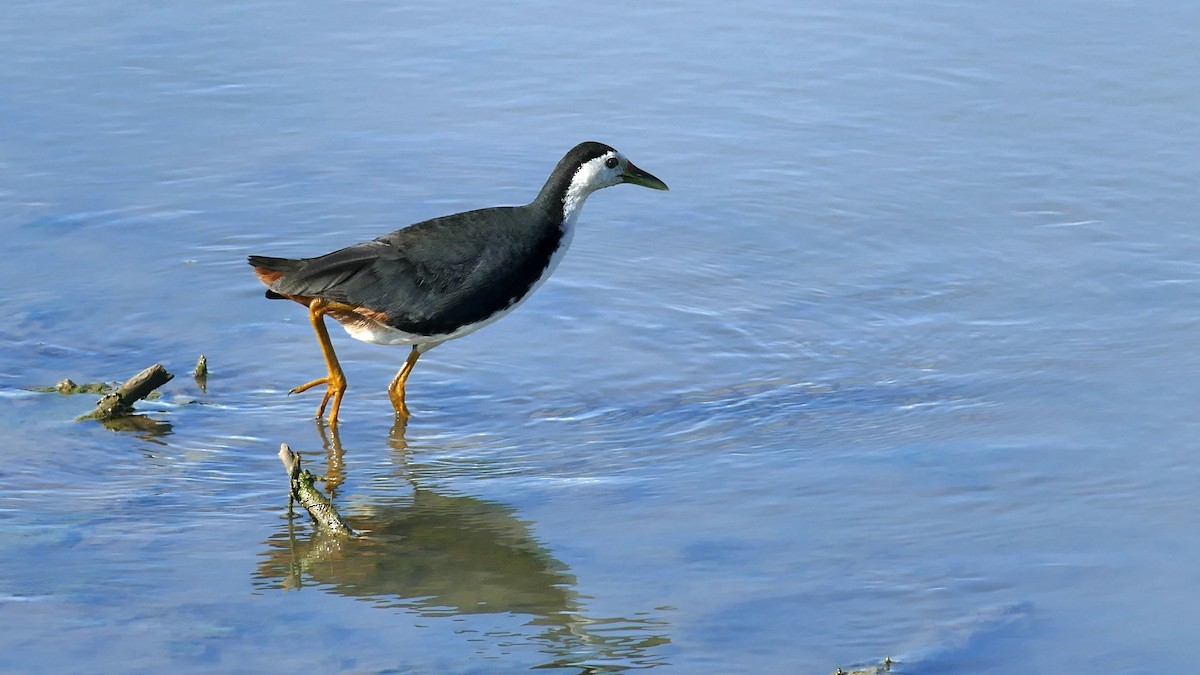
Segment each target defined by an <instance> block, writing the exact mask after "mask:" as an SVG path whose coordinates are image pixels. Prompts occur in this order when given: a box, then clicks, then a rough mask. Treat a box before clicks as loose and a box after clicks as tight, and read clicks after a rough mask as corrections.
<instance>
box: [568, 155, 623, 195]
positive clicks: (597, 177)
mask: <svg viewBox="0 0 1200 675" xmlns="http://www.w3.org/2000/svg"><path fill="white" fill-rule="evenodd" d="M628 164H629V160H627V159H625V156H624V155H622V154H621V153H619V152H617V151H616V150H613V151H611V152H606V153H604V154H603V155H601V156H599V157H597V158H595V159H593V160H591V161H589V162H588V163H587V164H584V165H583V166H581V167H579V170H578V171H576V172H575V176H574V178H572V179H571V187H570V188H569V189H568V190H567V191H568V192H574V191H583V192H585V193H587V194H591V193H592V192H595V191H596V190H599V189H600V188H606V187H611V186H613V185H617V184H618V183H622V182H624V179H623V178H622V176H621V174H622V173H624V172H625V167H626V166H627V165H628Z"/></svg>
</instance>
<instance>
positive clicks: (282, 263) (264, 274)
mask: <svg viewBox="0 0 1200 675" xmlns="http://www.w3.org/2000/svg"><path fill="white" fill-rule="evenodd" d="M249 260H250V265H251V266H252V267H254V273H255V274H256V275H258V279H259V281H261V282H263V283H264V284H266V285H267V289H268V290H267V297H268V298H271V299H272V300H276V299H282V298H286V297H287V296H285V295H280V294H279V293H276V292H275V291H272V290H270V288H271V286H272V285H273V284H274V283H275V282H276V281H278V280H279V279H280V278H281V277H283V276H285V275H287V274H288V273H289V272H295V271H296V270H298V269H300V266H301V264H302V262H301V261H299V260H293V259H291V258H272V257H270V256H265V255H252V256H250V259H249Z"/></svg>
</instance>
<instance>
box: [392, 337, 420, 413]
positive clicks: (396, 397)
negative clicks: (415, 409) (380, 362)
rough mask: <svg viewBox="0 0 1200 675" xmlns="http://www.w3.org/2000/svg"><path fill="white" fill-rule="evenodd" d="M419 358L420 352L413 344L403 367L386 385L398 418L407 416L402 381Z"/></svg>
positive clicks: (403, 381)
mask: <svg viewBox="0 0 1200 675" xmlns="http://www.w3.org/2000/svg"><path fill="white" fill-rule="evenodd" d="M419 358H421V352H420V350H418V349H417V346H416V345H413V348H412V351H411V352H409V353H408V359H407V360H405V362H404V367H403V368H401V369H400V372H398V373H396V377H395V378H393V379H392V383H391V384H390V385H388V396H389V397H390V398H391V399H392V407H393V408H395V409H396V417H399V418H400V419H408V418H409V414H408V406H407V405H405V404H404V383H405V382H406V381H407V380H408V374H409V373H411V372H412V369H413V366H415V365H416V364H417V359H419Z"/></svg>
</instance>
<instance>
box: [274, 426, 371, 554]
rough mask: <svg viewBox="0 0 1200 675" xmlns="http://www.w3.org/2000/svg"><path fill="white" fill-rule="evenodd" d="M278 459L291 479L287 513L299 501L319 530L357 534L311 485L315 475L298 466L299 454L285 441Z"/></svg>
mask: <svg viewBox="0 0 1200 675" xmlns="http://www.w3.org/2000/svg"><path fill="white" fill-rule="evenodd" d="M279 461H281V462H283V468H284V469H285V470H286V471H287V473H288V478H289V479H290V481H291V492H290V494H289V496H288V512H289V513H291V510H292V504H293V503H294V502H300V506H303V507H304V509H305V510H306V511H308V515H309V516H311V517H312V521H313V525H314V526H315V527H316V528H318V529H320V530H321V531H323V532H326V533H328V534H333V535H337V536H340V537H357V536H358V533H357V532H355V531H354V530H353V529H352V528H351V527H350V526H349V525H347V524H346V521H344V520H342V517H341V515H339V514H338V511H337V507H335V506H334V505H333V502H331V501H329V499H327V498H326V497H325V495H323V494H321V491H320V490H318V489H317V488H316V487H314V486H313V483H314V482H315V481H316V477H315V476H313V475H312V474H311V473H309V472H308V471H307V470H305V469H302V468H300V455H298V454H296V453H295V452H292V449H291V448H289V447H288V445H287V443H281V444H280V445H279Z"/></svg>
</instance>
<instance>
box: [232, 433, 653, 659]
mask: <svg viewBox="0 0 1200 675" xmlns="http://www.w3.org/2000/svg"><path fill="white" fill-rule="evenodd" d="M319 428H320V429H321V430H322V439H323V444H324V445H325V448H326V452H327V453H328V454H329V457H330V464H329V466H330V467H335V466H336V467H338V468H337V476H336V477H335V480H334V484H335V486H336V484H340V482H341V481H343V480H344V478H345V477H344V473H342V471H343V468H344V464H342V463H341V461H340V460H341V458H342V457H343V455H344V450H343V449H342V446H341V442H340V440H339V439H338V436H337V433H336V431H333V432H331V431H329V430H327V429H326V428H325V427H324V426H321V427H319ZM388 443H389V445H390V447H391V448H392V451H393V452H395V453H398V455H399V460H400V461H398V462H397V466H399V467H400V469H399V472H398V473H399V474H401V475H398V476H397V478H398V480H404V481H405V482H407V483H409V484H410V485H412V486H413V491H412V493H411V495H410V496H408V497H391V498H388V499H381V500H379V501H376V502H373V503H367V504H358V503H356V504H355V506H354V508H353V510H352V511H350V512H345V513H343V517H344V518H345V520H346V521H347V523H349V524H350V526H351V527H353V528H354V529H355V530H357V531H358V532H360V533H363V536H361V537H359V538H355V539H342V538H338V537H334V536H329V535H325V534H323V533H321V532H313V531H310V530H309V528H307V527H302V522H303V521H300V520H289V521H288V522H287V523H286V524H284V525H282V526H281V527H280V529H279V530H278V531H276V532H275V533H274V534H272V535H271V536H270V537H269V538H268V539H267V540H266V541H265V542H264V546H265V550H264V551H263V553H262V554H261V556H262V560H261V561H260V563H259V565H258V568H257V570H256V572H255V574H254V584H255V586H256V587H257V588H259V589H284V590H294V589H301V588H315V589H320V590H321V591H323V592H326V593H333V594H335V595H341V596H345V597H347V598H353V599H359V600H366V601H370V602H372V603H374V604H375V606H377V607H380V608H402V609H404V610H406V611H409V612H416V613H417V614H418V615H420V616H423V617H456V616H465V615H485V614H496V615H510V616H511V615H518V616H524V617H527V618H528V619H527V622H526V623H525V624H524V626H525V627H526V628H527V629H528V631H529V632H528V633H527V634H526V638H527V639H528V641H529V642H530V643H531V644H534V645H536V646H537V647H538V648H539V649H540V650H541V651H543V652H544V653H545V654H546V655H547V656H548V660H547V661H546V663H544V664H542V665H540V666H538V668H539V669H569V670H571V671H572V672H581V673H600V672H620V671H624V670H628V669H633V668H636V669H640V668H647V667H652V666H660V665H666V662H665V658H664V657H663V656H662V655H661V654H659V653H658V652H659V649H658V648H659V647H661V646H663V645H666V644H669V643H670V637H669V628H670V626H669V623H668V622H667V621H666V620H665V619H663V618H662V617H661V616H659V615H660V614H661V612H637V613H634V614H632V616H631V617H606V618H597V617H589V616H587V615H586V614H585V611H584V601H585V599H586V598H584V597H583V596H581V595H580V594H579V592H578V591H576V590H575V586H576V583H577V580H576V578H575V576H574V575H573V574H572V573H571V571H570V569H569V568H568V566H567V565H566V564H565V563H563V562H562V561H560V560H558V559H557V558H555V556H554V554H553V552H551V551H550V550H549V549H548V548H547V547H546V546H545V545H544V544H543V543H542V542H540V541H538V539H537V538H536V537H535V536H534V534H533V532H532V530H531V529H530V524H529V523H528V522H526V521H522V520H521V519H519V518H518V517H517V516H516V514H515V512H514V511H513V509H511V508H509V507H507V506H505V505H503V504H499V503H496V502H493V501H488V500H484V499H478V498H475V497H470V496H458V495H446V494H441V493H439V492H437V491H435V490H430V489H427V488H423V487H421V486H420V485H419V482H420V480H419V477H415V476H413V475H411V470H410V469H409V467H408V464H407V462H405V461H404V459H405V456H406V454H407V453H408V451H409V450H408V445H407V442H406V440H405V438H404V428H403V425H402V424H401V425H398V426H397V427H395V428H393V429H392V432H391V434H390V436H389V440H388ZM335 459H336V460H337V463H335V462H334V460H335ZM281 506H282V505H281ZM509 639H511V636H510V638H509Z"/></svg>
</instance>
